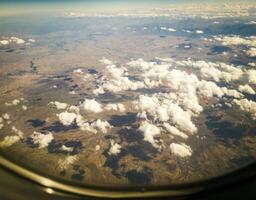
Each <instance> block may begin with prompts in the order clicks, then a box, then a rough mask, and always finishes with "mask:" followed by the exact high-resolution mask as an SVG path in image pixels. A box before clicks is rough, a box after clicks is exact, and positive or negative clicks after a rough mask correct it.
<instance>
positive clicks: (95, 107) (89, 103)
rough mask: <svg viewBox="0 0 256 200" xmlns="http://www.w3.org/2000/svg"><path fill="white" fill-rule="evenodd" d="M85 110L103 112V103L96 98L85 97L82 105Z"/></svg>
mask: <svg viewBox="0 0 256 200" xmlns="http://www.w3.org/2000/svg"><path fill="white" fill-rule="evenodd" d="M81 106H82V107H83V109H84V110H85V111H88V112H94V113H99V112H102V111H103V109H102V105H101V104H100V103H98V102H97V101H96V100H95V99H85V101H84V102H83V103H82V105H81Z"/></svg>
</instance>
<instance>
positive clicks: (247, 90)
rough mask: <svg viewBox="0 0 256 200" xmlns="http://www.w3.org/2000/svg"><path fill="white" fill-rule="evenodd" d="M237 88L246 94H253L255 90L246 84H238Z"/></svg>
mask: <svg viewBox="0 0 256 200" xmlns="http://www.w3.org/2000/svg"><path fill="white" fill-rule="evenodd" d="M238 90H239V91H240V92H243V93H247V94H253V95H254V94H255V91H254V90H253V89H252V88H251V86H249V85H248V84H246V85H239V87H238Z"/></svg>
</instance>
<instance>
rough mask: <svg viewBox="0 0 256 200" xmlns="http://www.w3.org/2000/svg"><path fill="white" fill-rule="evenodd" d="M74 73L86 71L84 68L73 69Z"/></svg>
mask: <svg viewBox="0 0 256 200" xmlns="http://www.w3.org/2000/svg"><path fill="white" fill-rule="evenodd" d="M73 73H77V74H83V73H84V72H83V70H82V69H80V68H79V69H75V70H73Z"/></svg>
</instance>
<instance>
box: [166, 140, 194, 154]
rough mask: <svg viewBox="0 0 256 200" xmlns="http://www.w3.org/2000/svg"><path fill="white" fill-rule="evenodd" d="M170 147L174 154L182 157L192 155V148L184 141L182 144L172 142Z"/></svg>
mask: <svg viewBox="0 0 256 200" xmlns="http://www.w3.org/2000/svg"><path fill="white" fill-rule="evenodd" d="M170 149H171V152H172V153H173V154H174V155H176V156H179V157H182V158H184V157H188V156H191V155H192V149H191V148H190V147H189V146H188V145H186V144H184V143H181V144H177V143H171V144H170Z"/></svg>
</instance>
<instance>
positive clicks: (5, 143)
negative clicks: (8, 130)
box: [0, 135, 20, 148]
mask: <svg viewBox="0 0 256 200" xmlns="http://www.w3.org/2000/svg"><path fill="white" fill-rule="evenodd" d="M18 141H20V137H19V136H17V135H14V136H5V137H4V139H3V140H2V141H0V148H6V147H10V146H12V145H13V144H15V143H17V142H18Z"/></svg>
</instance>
